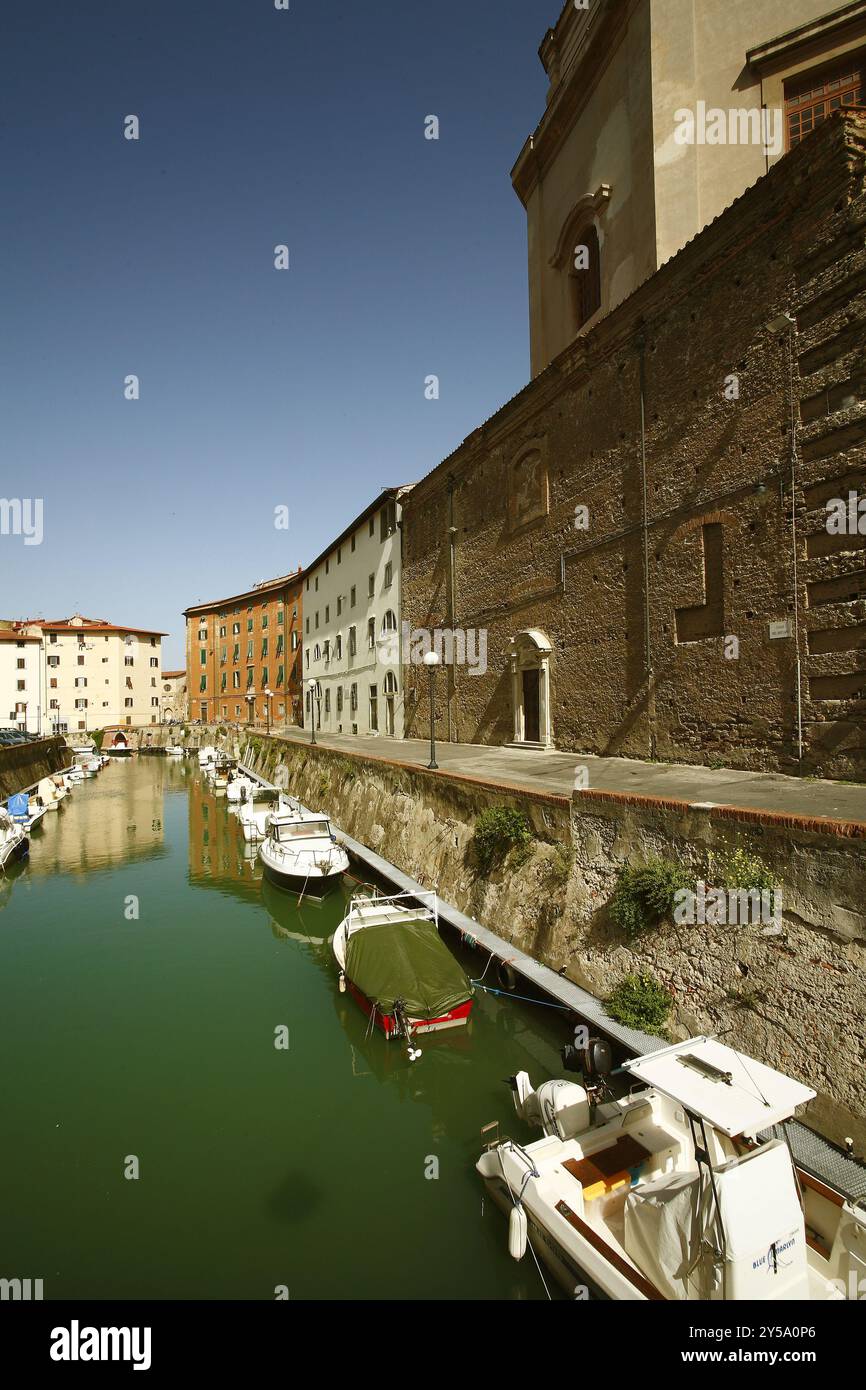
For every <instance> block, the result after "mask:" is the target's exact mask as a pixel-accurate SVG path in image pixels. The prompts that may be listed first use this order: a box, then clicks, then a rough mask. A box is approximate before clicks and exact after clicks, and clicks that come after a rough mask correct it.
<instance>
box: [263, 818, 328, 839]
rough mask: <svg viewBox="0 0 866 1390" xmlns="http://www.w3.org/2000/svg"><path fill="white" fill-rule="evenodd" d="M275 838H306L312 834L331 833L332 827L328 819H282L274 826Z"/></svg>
mask: <svg viewBox="0 0 866 1390" xmlns="http://www.w3.org/2000/svg"><path fill="white" fill-rule="evenodd" d="M273 830H274V839H275V840H280V841H286V840H301V839H303V840H306V839H309V838H311V837H312V836H314V835H315V836H320V835H330V833H331V829H330V826H329V825H328V822H327V821H326V820H300V821H299V820H290V821H280V822H278V823H277V824H276V825H275V826H274V827H273Z"/></svg>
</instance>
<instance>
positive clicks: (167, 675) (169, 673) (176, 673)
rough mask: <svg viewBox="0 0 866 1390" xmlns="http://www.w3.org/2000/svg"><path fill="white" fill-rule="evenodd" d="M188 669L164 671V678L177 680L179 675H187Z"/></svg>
mask: <svg viewBox="0 0 866 1390" xmlns="http://www.w3.org/2000/svg"><path fill="white" fill-rule="evenodd" d="M185 675H186V671H163V672H162V677H161V678H162V680H176V679H177V677H178V676H185Z"/></svg>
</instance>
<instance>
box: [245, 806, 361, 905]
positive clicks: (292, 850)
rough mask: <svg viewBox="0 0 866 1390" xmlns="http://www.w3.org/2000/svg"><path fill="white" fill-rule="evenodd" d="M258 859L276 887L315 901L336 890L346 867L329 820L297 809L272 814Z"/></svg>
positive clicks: (346, 859)
mask: <svg viewBox="0 0 866 1390" xmlns="http://www.w3.org/2000/svg"><path fill="white" fill-rule="evenodd" d="M259 858H260V859H261V861H262V866H263V868H264V871H265V873H266V874H267V876H268V878H269V879H270V880H271V882H272V883H275V884H276V885H277V887H278V888H291V889H292V890H293V891H294V892H296V893H301V894H303V895H309V896H311V897H317V898H319V897H322V896H324V894H325V893H327V892H329V891H330V889H331V888H334V887H336V885H337V884H338V883H339V882H340V879H341V878H342V876H343V874H344V873H345V872H346V870H347V869H348V867H349V856H348V854H347V853H346V851H345V850H344V849H343V847H342V846H341V845H338V844H337V840H336V836H335V835H334V833H333V831H332V830H331V822H330V821H329V820H328V817H327V816H323V815H322V814H321V813H319V812H317V811H305V810H301V809H300V808H299V807H294V808H292V809H291V810H289V811H285V810H282V809H278V810H277V811H275V812H273V813H272V814H271V816H270V818H269V820H268V828H267V835H266V837H265V839H264V840H262V842H261V844H260V845H259Z"/></svg>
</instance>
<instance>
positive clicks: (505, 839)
mask: <svg viewBox="0 0 866 1390" xmlns="http://www.w3.org/2000/svg"><path fill="white" fill-rule="evenodd" d="M531 843H532V827H531V826H530V824H529V819H528V817H527V816H525V815H524V813H523V812H522V811H515V810H512V809H511V807H509V806H489V807H488V808H487V809H486V810H485V811H482V812H481V814H480V816H478V818H477V819H476V821H475V831H474V834H473V838H472V845H473V848H474V850H475V856H476V858H477V860H478V866H479V868H480V869H481V872H482V873H485V874H487V873H489V872H490V870H491V869H492V868H493V866H494V864H498V863H501V862H502V861H503V860H504V859H505V858H506V856H507V855H508V854H509V853H510V851H511V850H512V849H515V848H518V849H528V848H529V845H530V844H531Z"/></svg>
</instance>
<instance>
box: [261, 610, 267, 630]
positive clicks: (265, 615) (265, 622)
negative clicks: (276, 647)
mask: <svg viewBox="0 0 866 1390" xmlns="http://www.w3.org/2000/svg"><path fill="white" fill-rule="evenodd" d="M267 625H268V615H267V613H263V614H262V628H263V629H264V628H266V627H267Z"/></svg>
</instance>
